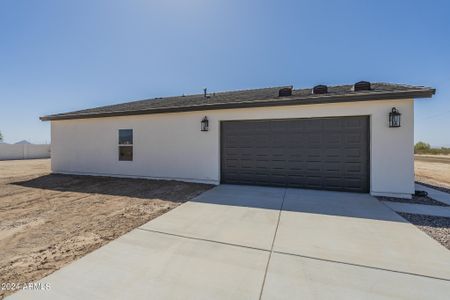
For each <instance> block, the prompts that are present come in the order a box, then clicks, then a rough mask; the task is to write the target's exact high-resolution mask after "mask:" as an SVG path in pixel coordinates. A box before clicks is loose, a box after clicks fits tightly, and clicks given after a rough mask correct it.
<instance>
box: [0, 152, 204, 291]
mask: <svg viewBox="0 0 450 300" xmlns="http://www.w3.org/2000/svg"><path fill="white" fill-rule="evenodd" d="M209 188H211V186H209V185H203V184H193V183H183V182H176V181H159V180H141V179H119V178H108V177H91V176H71V175H54V174H50V162H49V160H26V161H25V160H24V161H0V270H1V273H0V284H6V283H16V284H18V283H19V284H23V283H28V282H34V281H36V280H39V279H41V278H42V277H44V276H46V275H48V274H50V273H52V272H54V271H56V270H58V269H59V268H61V267H62V266H64V265H66V264H68V263H70V262H71V261H73V260H75V259H77V258H79V257H82V256H84V255H85V254H87V253H89V252H91V251H93V250H95V249H97V248H99V247H100V246H102V245H104V244H106V243H108V242H109V241H111V240H114V239H115V238H117V237H119V236H121V235H123V234H124V233H126V232H128V231H130V230H132V229H133V228H135V227H138V226H140V225H142V224H144V223H146V222H148V221H149V220H151V219H153V218H155V217H157V216H159V215H161V214H163V213H165V212H167V211H169V210H171V209H173V208H174V207H176V206H178V205H180V204H181V203H183V202H185V201H187V200H190V199H192V198H193V197H195V196H197V195H199V194H200V193H202V192H203V191H205V190H207V189H209ZM10 293H11V291H5V290H0V299H1V298H3V297H4V296H5V295H7V294H10Z"/></svg>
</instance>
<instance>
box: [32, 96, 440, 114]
mask: <svg viewBox="0 0 450 300" xmlns="http://www.w3.org/2000/svg"><path fill="white" fill-rule="evenodd" d="M435 93H436V89H432V88H430V89H421V90H415V91H400V92H389V93H385V92H383V93H382V92H380V93H374V92H370V93H364V94H344V95H320V96H318V97H311V96H308V97H297V98H294V97H292V96H291V97H286V98H276V100H277V101H273V100H275V98H274V99H268V100H264V101H248V102H236V103H219V104H202V105H197V106H181V107H169V108H153V109H147V110H136V111H118V112H106V113H96V114H85V115H83V114H78V115H48V116H42V117H40V118H39V119H40V120H41V121H57V120H73V119H92V118H105V117H117V116H128V115H147V114H159V113H170V112H187V111H201V110H215V109H232V108H249V107H270V106H290V105H310V104H326V103H339V102H357V101H373V100H395V99H408V98H431V97H432V96H433V95H434V94H435Z"/></svg>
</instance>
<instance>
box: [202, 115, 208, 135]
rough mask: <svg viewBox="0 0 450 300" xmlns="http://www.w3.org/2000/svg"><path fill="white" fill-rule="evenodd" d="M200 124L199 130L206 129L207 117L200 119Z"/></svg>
mask: <svg viewBox="0 0 450 300" xmlns="http://www.w3.org/2000/svg"><path fill="white" fill-rule="evenodd" d="M200 124H201V127H200V128H201V131H208V130H209V121H208V117H206V116H205V117H204V118H203V119H202V121H201V122H200Z"/></svg>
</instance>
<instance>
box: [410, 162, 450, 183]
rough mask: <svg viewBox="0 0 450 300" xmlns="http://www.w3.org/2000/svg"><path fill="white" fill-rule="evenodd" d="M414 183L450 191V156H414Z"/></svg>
mask: <svg viewBox="0 0 450 300" xmlns="http://www.w3.org/2000/svg"><path fill="white" fill-rule="evenodd" d="M414 170H415V174H416V181H419V182H423V183H427V184H430V185H433V186H437V187H443V188H446V189H450V155H439V156H437V157H436V156H430V155H415V161H414Z"/></svg>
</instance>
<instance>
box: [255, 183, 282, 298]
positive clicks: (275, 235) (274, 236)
mask: <svg viewBox="0 0 450 300" xmlns="http://www.w3.org/2000/svg"><path fill="white" fill-rule="evenodd" d="M286 193H287V188H285V189H284V193H283V200H282V201H281V206H280V211H279V212H278V220H277V226H276V227H275V234H274V235H273V239H272V246H271V248H270V254H269V259H268V260H267V265H266V269H265V271H264V279H263V283H262V286H261V292H260V294H259V300H261V298H262V294H263V291H264V285H265V283H266V278H267V271H268V270H269V264H270V259H271V258H272V253H273V247H274V245H275V239H276V237H277V232H278V227H279V226H280V219H281V212H282V211H283V205H284V200H285V198H286Z"/></svg>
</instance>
